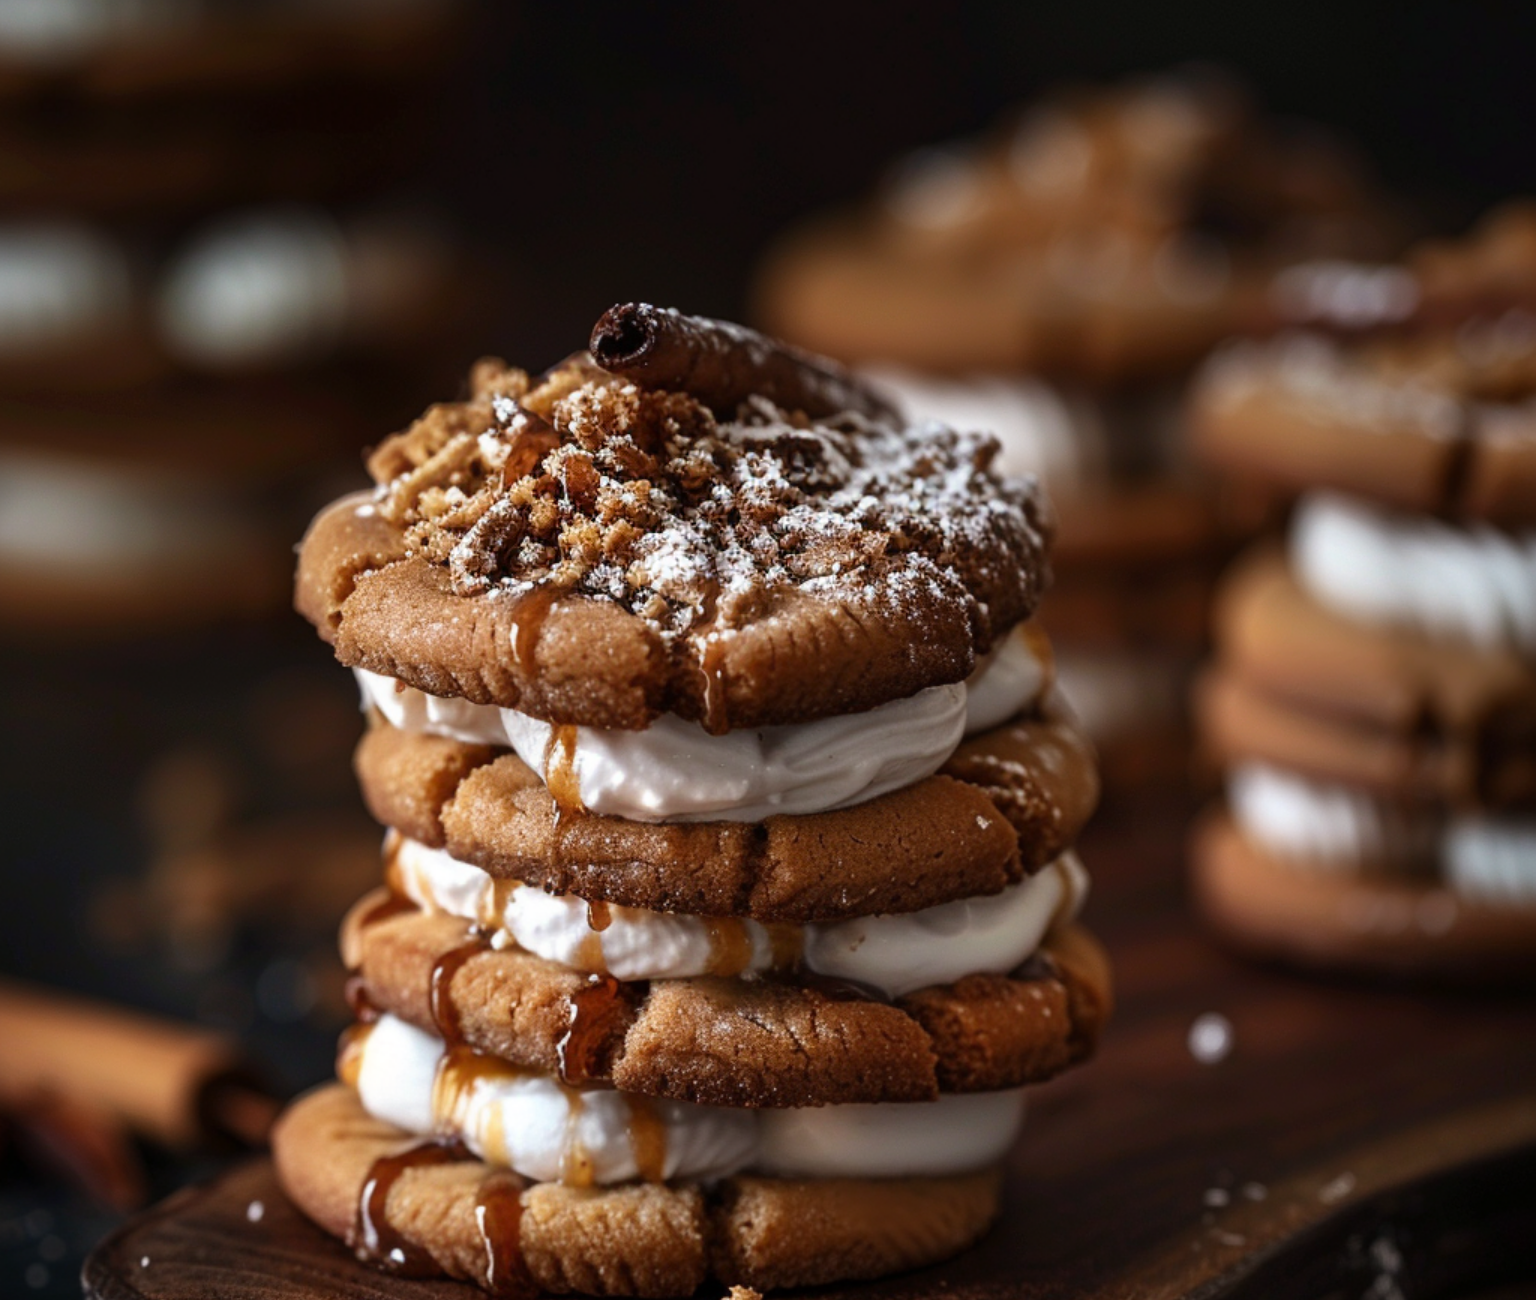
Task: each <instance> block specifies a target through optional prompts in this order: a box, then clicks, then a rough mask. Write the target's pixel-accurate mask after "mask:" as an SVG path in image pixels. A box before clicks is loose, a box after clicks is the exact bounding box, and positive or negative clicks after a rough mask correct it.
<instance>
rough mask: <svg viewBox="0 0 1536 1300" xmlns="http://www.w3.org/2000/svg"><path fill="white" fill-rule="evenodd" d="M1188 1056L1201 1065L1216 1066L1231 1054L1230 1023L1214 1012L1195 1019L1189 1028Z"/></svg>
mask: <svg viewBox="0 0 1536 1300" xmlns="http://www.w3.org/2000/svg"><path fill="white" fill-rule="evenodd" d="M1189 1054H1190V1055H1191V1056H1193V1057H1194V1058H1195V1060H1197V1061H1199V1062H1200V1064H1201V1065H1216V1064H1217V1063H1219V1062H1221V1061H1224V1060H1226V1059H1227V1057H1229V1056H1230V1055H1231V1054H1232V1022H1231V1021H1230V1020H1228V1019H1227V1018H1226V1017H1225V1016H1224V1015H1222V1014H1220V1013H1219V1012H1216V1011H1207V1012H1206V1013H1205V1014H1204V1015H1202V1016H1197V1017H1196V1018H1195V1023H1194V1024H1192V1025H1191V1026H1190V1027H1189Z"/></svg>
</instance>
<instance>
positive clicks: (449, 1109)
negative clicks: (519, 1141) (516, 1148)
mask: <svg viewBox="0 0 1536 1300" xmlns="http://www.w3.org/2000/svg"><path fill="white" fill-rule="evenodd" d="M527 1073H528V1071H526V1070H523V1069H520V1068H519V1067H517V1066H515V1065H513V1064H512V1063H511V1062H510V1061H504V1060H502V1059H500V1058H499V1057H495V1056H486V1055H485V1054H484V1053H482V1052H477V1051H475V1049H474V1048H472V1047H467V1046H465V1045H464V1044H463V1043H460V1044H458V1045H457V1046H454V1047H450V1048H449V1049H448V1050H447V1051H446V1052H444V1053H443V1055H442V1056H441V1058H439V1060H438V1062H437V1073H436V1074H435V1075H434V1076H433V1079H432V1119H433V1122H434V1124H435V1126H436V1127H437V1129H438V1131H439V1132H462V1131H463V1129H464V1120H465V1117H466V1115H467V1114H468V1111H469V1099H470V1098H471V1097H472V1096H473V1095H474V1091H475V1088H476V1087H477V1086H478V1085H479V1084H480V1083H481V1082H482V1081H484V1080H504V1079H517V1078H521V1077H523V1076H524V1075H526V1074H527Z"/></svg>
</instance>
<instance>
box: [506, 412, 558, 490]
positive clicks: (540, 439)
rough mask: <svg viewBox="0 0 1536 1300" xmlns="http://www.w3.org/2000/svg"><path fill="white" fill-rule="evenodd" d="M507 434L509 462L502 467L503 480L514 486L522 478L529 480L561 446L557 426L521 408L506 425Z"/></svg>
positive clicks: (507, 484)
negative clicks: (509, 438)
mask: <svg viewBox="0 0 1536 1300" xmlns="http://www.w3.org/2000/svg"><path fill="white" fill-rule="evenodd" d="M507 432H508V433H510V434H511V435H512V437H511V440H510V441H509V442H508V444H507V459H506V463H505V464H504V465H503V466H502V468H501V481H502V483H503V485H504V486H506V487H511V486H512V485H513V484H514V483H516V482H517V481H518V480H519V479H523V478H527V477H528V475H530V474H532V473H533V471H534V470H536V469H537V468H538V467H539V465H540V464H541V463H542V461H543V460H544V457H546V456H547V455H549V453H550V452H552V451H554V450H555V448H556V447H558V446H559V445H560V435H559V434H558V433H557V432H556V431H555V426H554V425H552V424H551V423H550V422H549V421H548V420H546V419H545V418H544V417H543V416H542V415H540V414H538V412H536V411H530V410H529V409H528V408H527V407H526V406H522V405H518V406H517V408H516V410H515V411H514V412H513V413H512V418H511V420H509V421H508V422H507Z"/></svg>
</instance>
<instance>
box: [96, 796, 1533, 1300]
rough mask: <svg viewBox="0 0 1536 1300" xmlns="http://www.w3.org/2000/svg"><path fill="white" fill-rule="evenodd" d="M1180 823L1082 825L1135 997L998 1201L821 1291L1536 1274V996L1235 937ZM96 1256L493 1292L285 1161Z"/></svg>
mask: <svg viewBox="0 0 1536 1300" xmlns="http://www.w3.org/2000/svg"><path fill="white" fill-rule="evenodd" d="M1182 824H1183V821H1182V818H1177V817H1176V816H1175V815H1170V814H1169V813H1168V812H1163V813H1160V814H1157V815H1154V816H1149V817H1138V818H1132V817H1129V816H1123V817H1122V819H1121V820H1120V822H1119V823H1118V824H1106V825H1101V826H1100V827H1097V828H1096V829H1095V831H1094V833H1093V835H1092V836H1091V838H1090V840H1089V841H1088V842H1087V843H1085V845H1084V847H1083V858H1084V861H1085V862H1086V863H1087V865H1088V867H1089V870H1090V871H1091V872H1092V873H1093V874H1094V878H1095V891H1096V892H1095V898H1094V901H1093V903H1092V905H1091V907H1090V910H1089V914H1088V920H1089V922H1090V924H1091V926H1092V928H1094V929H1095V930H1096V931H1097V932H1098V933H1099V934H1100V935H1101V936H1102V937H1103V938H1104V940H1105V942H1106V943H1107V944H1108V945H1109V947H1110V950H1111V953H1112V954H1113V957H1114V959H1115V965H1116V971H1117V979H1118V983H1119V989H1120V995H1119V996H1120V1006H1119V1010H1118V1012H1117V1014H1116V1017H1115V1019H1114V1021H1113V1022H1112V1023H1111V1025H1110V1028H1109V1031H1108V1033H1107V1034H1106V1036H1105V1039H1104V1043H1103V1046H1102V1049H1101V1051H1100V1053H1099V1055H1098V1057H1097V1059H1095V1060H1094V1061H1092V1062H1090V1063H1089V1064H1088V1065H1087V1066H1084V1067H1082V1068H1081V1069H1079V1070H1076V1071H1074V1072H1072V1073H1070V1074H1069V1075H1067V1076H1066V1077H1064V1078H1062V1079H1059V1080H1057V1081H1056V1082H1055V1083H1052V1084H1050V1085H1047V1086H1046V1087H1043V1088H1041V1089H1039V1090H1038V1092H1037V1099H1036V1100H1035V1102H1034V1104H1033V1107H1032V1110H1031V1114H1030V1118H1029V1121H1028V1124H1027V1126H1026V1132H1025V1137H1024V1139H1023V1141H1022V1142H1021V1143H1020V1145H1019V1147H1018V1149H1017V1150H1016V1152H1015V1153H1014V1156H1013V1158H1012V1161H1011V1167H1010V1172H1009V1182H1008V1188H1007V1193H1006V1198H1005V1203H1004V1208H1003V1216H1002V1222H1001V1223H1000V1224H999V1225H998V1226H997V1228H996V1229H994V1231H993V1232H992V1233H991V1234H990V1235H989V1236H988V1237H987V1238H986V1239H985V1240H984V1241H983V1242H982V1244H981V1245H980V1246H979V1247H978V1248H977V1249H975V1250H974V1251H971V1252H970V1253H968V1254H966V1255H964V1256H962V1257H960V1258H959V1259H957V1260H955V1261H954V1262H953V1263H950V1264H947V1265H941V1266H938V1267H935V1268H930V1269H925V1270H922V1271H920V1272H916V1273H910V1274H906V1275H904V1276H901V1277H897V1278H892V1279H889V1280H887V1281H884V1282H879V1283H874V1284H865V1285H851V1286H841V1287H835V1288H829V1289H824V1290H822V1291H821V1292H819V1293H818V1294H820V1295H822V1296H826V1297H828V1300H833V1298H834V1297H835V1298H836V1300H876V1298H877V1297H878V1298H880V1300H916V1298H917V1297H933V1296H943V1297H945V1300H1056V1298H1058V1297H1059V1298H1061V1300H1066V1298H1067V1297H1073V1298H1074V1300H1120V1298H1124V1300H1130V1298H1131V1297H1135V1298H1136V1300H1165V1298H1166V1300H1193V1298H1194V1297H1201V1298H1202V1300H1259V1298H1261V1297H1262V1300H1289V1298H1290V1297H1295V1298H1296V1300H1303V1298H1304V1300H1317V1298H1318V1297H1324V1296H1340V1297H1345V1296H1374V1297H1377V1298H1378V1300H1394V1297H1412V1298H1413V1300H1425V1298H1426V1297H1433V1296H1460V1295H1464V1294H1466V1292H1467V1290H1468V1289H1469V1288H1473V1287H1479V1286H1493V1285H1499V1284H1503V1283H1506V1282H1510V1281H1513V1280H1533V1281H1536V1003H1533V1002H1532V1001H1531V1000H1530V999H1529V998H1528V997H1524V998H1523V997H1521V996H1520V995H1518V994H1516V993H1513V992H1511V993H1508V994H1499V993H1481V994H1462V995H1450V994H1438V993H1430V992H1412V991H1407V990H1402V989H1388V988H1370V987H1362V986H1360V985H1351V984H1343V983H1339V984H1332V983H1325V982H1318V981H1315V980H1306V979H1303V978H1300V977H1297V976H1292V975H1289V974H1286V973H1284V972H1280V971H1272V970H1263V969H1258V968H1254V967H1251V966H1247V965H1244V964H1242V963H1240V962H1239V961H1237V960H1236V959H1233V958H1229V957H1227V956H1226V955H1224V954H1222V953H1221V952H1220V951H1218V950H1217V949H1216V948H1214V947H1213V946H1211V945H1210V944H1209V943H1208V942H1207V941H1206V940H1205V939H1204V938H1203V937H1202V936H1201V935H1200V934H1199V932H1198V930H1197V928H1196V927H1195V925H1194V923H1193V922H1192V921H1191V919H1190V918H1189V916H1188V914H1187V913H1186V911H1185V910H1184V908H1183V906H1182V903H1181V889H1180V887H1179V883H1178V881H1179V866H1180V856H1181V826H1182ZM1212 1016H1216V1017H1221V1018H1222V1020H1223V1021H1224V1022H1225V1023H1226V1024H1227V1025H1229V1026H1230V1050H1229V1051H1228V1052H1227V1053H1226V1055H1225V1056H1224V1057H1222V1058H1221V1059H1219V1060H1214V1061H1209V1062H1208V1063H1206V1062H1202V1061H1201V1060H1199V1059H1197V1058H1196V1056H1195V1055H1194V1054H1193V1053H1192V1052H1191V1048H1190V1032H1191V1028H1192V1027H1193V1025H1194V1024H1195V1022H1196V1020H1197V1019H1199V1018H1201V1017H1212ZM1207 1023H1208V1024H1218V1025H1219V1024H1220V1023H1221V1022H1217V1021H1209V1020H1208V1021H1207ZM1217 1037H1219V1035H1217ZM256 1203H259V1204H260V1206H261V1210H260V1212H259V1219H256V1220H255V1221H253V1215H254V1214H256V1213H257V1212H256V1211H253V1210H252V1209H251V1207H252V1206H253V1204H256ZM146 1260H147V1261H148V1262H147V1263H145V1261H146ZM84 1277H85V1287H86V1293H87V1295H88V1296H92V1297H98V1298H99V1300H129V1298H130V1297H132V1298H134V1300H190V1298H191V1297H194V1296H195V1297H207V1296H219V1297H222V1298H225V1300H269V1298H271V1297H276V1296H288V1297H303V1298H308V1300H318V1298H319V1297H326V1298H327V1300H331V1298H334V1300H364V1298H368V1300H449V1297H454V1298H456V1300H467V1297H469V1296H472V1295H475V1294H478V1293H477V1292H474V1291H473V1290H472V1289H469V1288H465V1287H462V1286H458V1285H454V1284H449V1283H421V1282H407V1281H402V1280H398V1279H394V1278H390V1277H386V1276H384V1275H382V1274H380V1273H377V1272H374V1271H373V1270H372V1269H369V1268H366V1267H364V1266H362V1265H359V1264H357V1263H355V1262H354V1261H353V1260H352V1259H351V1257H350V1256H349V1254H348V1253H347V1251H346V1250H345V1249H344V1248H343V1247H342V1246H341V1245H339V1244H338V1243H336V1242H335V1241H333V1240H331V1239H330V1238H329V1237H326V1236H325V1235H324V1234H322V1233H321V1232H320V1231H319V1230H318V1229H315V1228H313V1227H312V1226H311V1225H310V1224H309V1223H308V1222H307V1221H305V1220H304V1219H303V1218H302V1217H300V1216H299V1215H298V1214H297V1213H296V1212H295V1211H294V1210H292V1209H291V1208H290V1207H289V1206H288V1205H287V1203H286V1202H285V1201H284V1200H283V1198H282V1194H281V1192H280V1191H279V1190H278V1188H277V1186H276V1184H275V1182H274V1180H273V1175H272V1170H271V1167H270V1165H269V1164H268V1163H267V1162H266V1161H264V1160H262V1161H257V1162H254V1163H251V1164H247V1165H244V1166H241V1167H239V1168H237V1169H235V1170H233V1171H232V1172H230V1173H228V1174H226V1175H225V1176H224V1177H223V1178H222V1179H220V1180H219V1181H216V1182H215V1183H213V1184H212V1185H210V1186H207V1187H203V1188H199V1189H193V1190H191V1191H188V1192H184V1193H181V1194H179V1195H178V1196H176V1197H173V1198H171V1199H170V1200H169V1201H167V1202H165V1203H163V1204H162V1205H160V1206H158V1207H156V1208H154V1209H152V1210H150V1211H148V1212H147V1213H146V1214H144V1215H142V1216H140V1217H139V1218H138V1219H135V1220H134V1221H132V1222H130V1223H129V1224H128V1225H127V1226H125V1227H124V1228H123V1229H121V1230H120V1231H118V1232H117V1233H115V1234H114V1235H113V1236H111V1237H109V1238H108V1239H107V1240H106V1241H105V1242H104V1243H103V1244H102V1245H101V1246H100V1247H99V1248H98V1250H97V1251H96V1253H95V1254H94V1255H93V1256H92V1257H91V1259H90V1260H89V1261H88V1262H87V1265H86V1268H85V1275H84ZM721 1290H723V1288H721Z"/></svg>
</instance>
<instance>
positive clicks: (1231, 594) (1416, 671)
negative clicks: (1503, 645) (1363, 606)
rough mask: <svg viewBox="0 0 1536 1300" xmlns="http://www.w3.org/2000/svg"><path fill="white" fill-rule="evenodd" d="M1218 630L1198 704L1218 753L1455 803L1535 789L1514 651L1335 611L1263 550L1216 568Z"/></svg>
mask: <svg viewBox="0 0 1536 1300" xmlns="http://www.w3.org/2000/svg"><path fill="white" fill-rule="evenodd" d="M1217 640H1218V644H1219V647H1220V651H1221V667H1220V669H1219V670H1218V671H1217V672H1216V673H1215V674H1213V675H1212V676H1210V677H1208V678H1207V682H1206V685H1205V687H1204V688H1203V690H1202V692H1201V695H1200V699H1199V712H1200V715H1201V721H1202V726H1203V730H1204V734H1205V736H1206V738H1207V739H1208V741H1209V742H1210V744H1211V746H1212V748H1213V749H1214V750H1215V751H1216V753H1217V754H1218V755H1219V756H1221V757H1223V758H1227V759H1241V758H1257V759H1262V760H1266V761H1270V762H1274V763H1277V764H1279V765H1281V766H1284V767H1287V768H1294V769H1296V770H1298V771H1301V772H1304V773H1309V774H1311V775H1315V776H1319V777H1323V778H1328V779H1337V780H1341V781H1344V782H1346V783H1352V784H1362V785H1366V786H1368V787H1370V788H1372V789H1377V790H1381V791H1384V792H1388V793H1394V794H1400V795H1413V796H1417V797H1423V798H1429V799H1433V800H1435V801H1437V802H1442V803H1445V804H1448V805H1453V806H1468V805H1471V806H1485V807H1494V808H1498V807H1513V806H1526V805H1530V804H1532V803H1533V802H1536V671H1533V669H1532V668H1531V666H1530V664H1529V662H1528V661H1526V660H1525V659H1523V658H1522V657H1521V656H1520V655H1519V654H1518V653H1516V652H1515V651H1513V650H1511V649H1498V650H1484V649H1478V648H1475V647H1468V646H1465V645H1459V644H1456V643H1454V642H1447V641H1444V640H1438V639H1431V638H1428V637H1425V636H1424V635H1422V634H1414V633H1412V632H1404V631H1391V630H1386V629H1381V628H1373V627H1369V626H1365V625H1362V624H1359V623H1355V622H1351V621H1349V620H1346V619H1343V618H1341V617H1339V616H1338V615H1337V614H1334V613H1333V612H1331V611H1329V610H1327V609H1325V608H1324V607H1323V606H1321V605H1320V604H1318V603H1317V602H1316V601H1314V600H1312V599H1311V598H1310V597H1309V596H1308V595H1307V594H1306V593H1305V592H1304V591H1302V589H1301V587H1300V586H1299V584H1298V583H1297V582H1296V580H1295V578H1294V577H1293V575H1292V574H1291V572H1290V570H1289V569H1288V568H1287V566H1286V565H1285V563H1284V561H1283V560H1282V559H1281V557H1280V556H1279V555H1278V554H1277V553H1275V552H1273V551H1263V552H1259V553H1257V554H1255V555H1253V556H1250V557H1248V558H1247V559H1246V560H1245V561H1244V562H1242V563H1241V564H1239V565H1238V566H1237V567H1236V568H1235V570H1234V571H1233V573H1232V574H1231V576H1230V578H1229V579H1228V580H1227V583H1226V586H1225V590H1224V592H1223V595H1222V597H1221V600H1220V604H1219V611H1218V623H1217Z"/></svg>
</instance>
